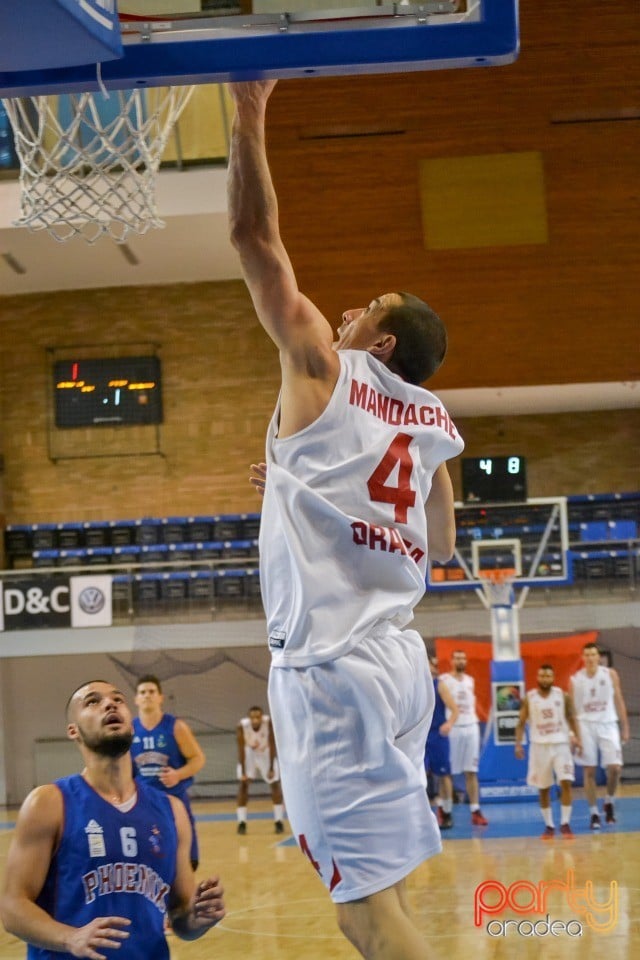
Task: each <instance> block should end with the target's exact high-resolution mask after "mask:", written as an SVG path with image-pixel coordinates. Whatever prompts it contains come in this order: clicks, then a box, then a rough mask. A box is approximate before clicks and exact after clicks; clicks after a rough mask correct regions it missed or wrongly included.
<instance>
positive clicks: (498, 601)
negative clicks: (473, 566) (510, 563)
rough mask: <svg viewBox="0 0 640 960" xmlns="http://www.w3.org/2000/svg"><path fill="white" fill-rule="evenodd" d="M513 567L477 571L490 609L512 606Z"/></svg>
mask: <svg viewBox="0 0 640 960" xmlns="http://www.w3.org/2000/svg"><path fill="white" fill-rule="evenodd" d="M515 573H516V571H515V569H514V568H513V567H504V568H495V569H493V570H478V576H479V577H480V580H481V581H482V583H481V586H482V589H483V591H484V595H485V597H486V598H487V600H488V602H489V606H491V607H512V606H513V602H514V601H513V577H514V576H515Z"/></svg>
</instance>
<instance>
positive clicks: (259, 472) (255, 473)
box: [249, 463, 267, 497]
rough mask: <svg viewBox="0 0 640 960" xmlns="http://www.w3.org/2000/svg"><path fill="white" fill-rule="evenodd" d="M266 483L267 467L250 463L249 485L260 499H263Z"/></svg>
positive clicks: (264, 464) (263, 464)
mask: <svg viewBox="0 0 640 960" xmlns="http://www.w3.org/2000/svg"><path fill="white" fill-rule="evenodd" d="M266 482H267V465H266V463H252V464H251V473H250V474H249V483H250V484H251V486H252V487H254V488H255V489H256V491H257V492H258V493H259V494H260V496H261V497H264V487H265V484H266Z"/></svg>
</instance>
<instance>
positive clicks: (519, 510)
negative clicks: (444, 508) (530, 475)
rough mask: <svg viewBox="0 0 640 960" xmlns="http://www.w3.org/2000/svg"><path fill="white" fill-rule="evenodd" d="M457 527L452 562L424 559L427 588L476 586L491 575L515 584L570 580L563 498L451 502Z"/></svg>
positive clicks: (456, 588)
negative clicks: (454, 506)
mask: <svg viewBox="0 0 640 960" xmlns="http://www.w3.org/2000/svg"><path fill="white" fill-rule="evenodd" d="M456 529H457V538H456V548H455V555H454V558H453V560H451V561H450V562H449V563H445V564H440V563H437V562H433V563H431V562H430V563H429V568H428V574H427V586H428V588H429V589H432V590H468V589H480V588H481V587H482V583H483V582H484V581H485V580H487V579H491V578H492V576H493V578H494V579H503V578H504V577H506V579H507V581H508V584H510V585H512V586H520V587H536V586H537V587H547V586H562V585H566V584H567V583H569V582H570V576H571V573H570V567H569V563H568V549H569V539H568V526H567V503H566V498H565V497H538V498H533V499H529V500H527V501H526V502H524V503H491V504H489V503H487V504H482V503H480V504H468V503H464V504H463V503H456Z"/></svg>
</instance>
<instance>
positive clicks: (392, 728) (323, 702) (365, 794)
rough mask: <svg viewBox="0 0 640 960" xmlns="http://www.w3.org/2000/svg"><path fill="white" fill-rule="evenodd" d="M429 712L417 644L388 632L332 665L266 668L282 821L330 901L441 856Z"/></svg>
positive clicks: (414, 636) (356, 894)
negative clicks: (431, 798) (429, 788)
mask: <svg viewBox="0 0 640 960" xmlns="http://www.w3.org/2000/svg"><path fill="white" fill-rule="evenodd" d="M433 705H434V693H433V684H432V682H431V679H430V677H429V670H428V666H427V659H426V652H425V648H424V643H423V641H422V638H421V637H420V635H419V634H418V633H416V632H415V631H413V630H406V631H401V630H398V629H397V628H395V627H392V626H391V624H389V623H386V624H385V625H384V627H380V628H377V629H376V630H375V631H374V634H373V635H372V636H370V637H368V638H366V639H365V640H363V641H361V642H360V643H359V644H358V645H357V646H356V647H355V648H354V649H353V650H351V651H350V652H349V653H348V654H346V655H345V656H343V657H339V658H338V659H336V660H331V661H328V662H326V663H322V664H318V665H315V666H310V667H304V668H296V667H273V668H272V669H271V673H270V676H269V712H270V715H271V719H272V721H273V724H274V731H275V736H276V742H277V744H278V755H279V758H280V772H281V776H282V787H283V791H284V800H285V803H286V806H287V815H288V817H289V821H290V823H291V827H292V830H293V833H294V835H295V836H296V838H297V840H298V844H299V846H300V848H301V850H302V852H303V853H305V854H306V856H307V857H308V858H309V860H310V861H311V863H312V865H313V866H314V867H315V869H316V870H317V871H318V873H319V874H320V876H321V878H322V880H323V882H324V883H325V885H326V886H327V887H328V889H329V891H330V893H331V897H332V899H333V900H334V901H335V902H336V903H346V902H348V901H351V900H358V899H361V898H362V897H366V896H369V895H371V894H373V893H377V892H378V891H380V890H384V889H386V888H387V887H390V886H392V885H393V884H395V883H397V882H398V881H399V880H402V879H403V878H404V877H405V876H407V874H409V873H411V871H412V870H414V869H415V868H416V867H417V866H418V865H419V864H420V863H422V861H423V860H426V859H427V857H431V856H433V855H434V854H436V853H438V852H439V851H440V850H441V842H440V831H439V829H438V826H437V823H436V819H435V817H434V815H433V813H432V812H431V809H430V807H429V803H428V800H427V795H426V775H425V770H424V749H425V743H426V740H427V732H428V730H429V725H430V722H431V716H432V714H433Z"/></svg>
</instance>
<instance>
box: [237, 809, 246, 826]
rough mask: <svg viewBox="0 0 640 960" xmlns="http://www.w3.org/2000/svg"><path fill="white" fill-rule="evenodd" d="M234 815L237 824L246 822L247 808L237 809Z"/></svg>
mask: <svg viewBox="0 0 640 960" xmlns="http://www.w3.org/2000/svg"><path fill="white" fill-rule="evenodd" d="M236 815H237V817H238V823H246V822H247V808H246V807H237V808H236Z"/></svg>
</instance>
